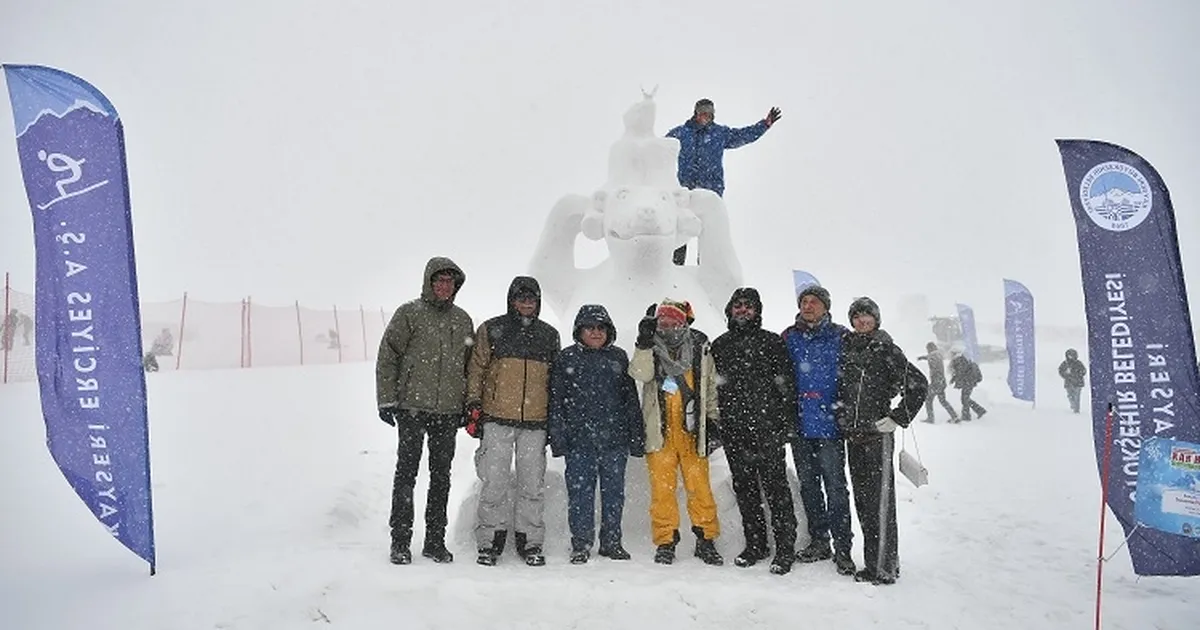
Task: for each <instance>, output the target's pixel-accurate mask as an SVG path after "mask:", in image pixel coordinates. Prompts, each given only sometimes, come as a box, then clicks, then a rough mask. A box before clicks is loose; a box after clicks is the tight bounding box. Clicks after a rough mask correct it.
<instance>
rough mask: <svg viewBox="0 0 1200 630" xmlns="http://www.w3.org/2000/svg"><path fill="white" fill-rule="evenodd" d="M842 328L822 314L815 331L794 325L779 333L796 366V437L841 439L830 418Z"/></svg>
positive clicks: (832, 417) (836, 387)
mask: <svg viewBox="0 0 1200 630" xmlns="http://www.w3.org/2000/svg"><path fill="white" fill-rule="evenodd" d="M845 333H846V327H845V326H842V325H840V324H835V323H833V321H832V320H831V319H830V318H829V315H828V314H826V315H825V318H824V319H822V320H821V322H820V323H819V324H817V327H816V328H809V327H808V326H806V325H804V324H802V323H798V324H796V325H792V326H789V327H788V328H787V330H784V331H783V340H784V342H785V343H787V347H788V352H789V353H791V355H792V362H793V363H794V364H795V366H796V395H797V397H798V398H799V401H800V405H799V408H800V413H799V415H800V417H799V419H798V421H799V431H798V432H799V434H800V435H801V437H806V438H823V439H833V438H839V437H841V436H842V432H841V429H840V428H838V423H837V419H836V418H835V417H834V403H835V402H837V391H838V360H839V357H840V355H841V352H842V335H844V334H845Z"/></svg>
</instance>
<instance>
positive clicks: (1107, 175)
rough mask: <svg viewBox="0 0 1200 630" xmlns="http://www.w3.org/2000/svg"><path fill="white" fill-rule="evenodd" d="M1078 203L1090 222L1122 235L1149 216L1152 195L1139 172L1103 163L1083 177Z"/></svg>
mask: <svg viewBox="0 0 1200 630" xmlns="http://www.w3.org/2000/svg"><path fill="white" fill-rule="evenodd" d="M1079 201H1080V202H1081V203H1083V207H1084V208H1085V209H1086V210H1087V215H1088V218H1090V219H1091V220H1092V222H1093V223H1095V224H1096V225H1098V226H1100V227H1102V228H1104V229H1106V230H1109V231H1111V232H1124V231H1126V230H1132V229H1133V228H1135V227H1137V226H1138V225H1141V223H1142V221H1145V220H1146V217H1148V216H1150V209H1151V208H1152V207H1153V206H1154V195H1153V194H1152V193H1151V191H1150V183H1149V182H1147V181H1146V177H1145V176H1144V175H1142V173H1141V171H1139V170H1137V169H1136V168H1134V167H1132V166H1130V165H1128V164H1123V163H1121V162H1104V163H1101V164H1097V165H1096V166H1094V167H1092V170H1090V171H1088V172H1087V175H1084V176H1083V181H1082V182H1080V184H1079Z"/></svg>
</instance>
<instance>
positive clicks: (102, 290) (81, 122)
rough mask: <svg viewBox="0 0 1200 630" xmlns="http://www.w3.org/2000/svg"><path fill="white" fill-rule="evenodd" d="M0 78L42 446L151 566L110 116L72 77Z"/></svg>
mask: <svg viewBox="0 0 1200 630" xmlns="http://www.w3.org/2000/svg"><path fill="white" fill-rule="evenodd" d="M4 75H5V79H6V81H7V83H8V93H9V98H10V100H11V101H12V109H13V118H14V119H15V122H16V131H17V154H18V158H19V160H20V164H21V172H22V175H23V177H24V181H25V191H26V194H27V196H28V197H29V206H30V210H31V211H32V213H33V238H34V246H35V251H36V256H37V278H36V280H37V283H36V298H35V304H36V313H37V317H36V322H37V328H36V332H35V335H36V342H37V343H36V344H35V346H36V358H37V375H38V384H39V386H40V389H41V403H42V415H43V417H44V418H45V422H46V443H47V446H48V447H49V449H50V454H51V456H52V457H53V458H54V462H55V463H56V464H57V465H58V468H59V470H61V471H62V474H63V476H64V477H66V479H67V481H69V482H70V484H71V486H72V487H73V488H74V489H75V492H76V493H77V494H78V495H79V497H80V498H81V499H83V502H84V503H85V504H86V505H87V507H88V509H89V510H91V512H92V514H93V515H95V517H96V518H97V519H98V520H99V521H100V523H102V524H103V525H104V527H105V528H106V529H107V530H108V532H109V533H110V534H112V536H113V537H115V538H116V539H117V540H119V541H120V542H121V543H122V544H123V545H125V546H126V547H128V548H129V549H130V550H131V551H133V552H134V553H136V554H137V555H138V556H140V557H141V558H143V559H144V560H146V561H147V562H149V563H150V571H151V573H153V572H154V567H155V557H154V523H153V516H152V514H153V511H152V506H151V493H150V452H149V450H150V449H149V427H148V423H147V414H146V380H145V378H146V377H145V372H143V368H142V335H141V317H140V313H139V308H138V293H137V272H136V268H135V264H134V250H133V226H132V221H131V217H130V208H129V188H128V184H129V182H128V177H127V172H126V166H125V139H124V131H123V129H122V125H121V120H120V118H119V117H118V116H117V110H116V109H115V108H114V107H113V105H112V103H110V102H109V101H108V99H107V98H105V96H104V95H103V94H101V93H100V91H99V90H97V89H96V88H95V87H93V86H91V85H90V84H88V83H87V82H86V81H84V80H82V79H80V78H78V77H76V76H73V75H70V74H67V73H65V72H62V71H60V70H55V69H53V68H46V67H43V66H10V65H6V66H4Z"/></svg>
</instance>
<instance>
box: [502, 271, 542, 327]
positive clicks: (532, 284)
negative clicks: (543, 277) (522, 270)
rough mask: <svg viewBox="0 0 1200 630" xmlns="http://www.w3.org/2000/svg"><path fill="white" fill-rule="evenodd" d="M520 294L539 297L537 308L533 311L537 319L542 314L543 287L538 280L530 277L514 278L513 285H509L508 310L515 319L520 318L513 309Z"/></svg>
mask: <svg viewBox="0 0 1200 630" xmlns="http://www.w3.org/2000/svg"><path fill="white" fill-rule="evenodd" d="M518 293H532V294H534V295H535V296H537V306H536V307H534V309H533V316H534V318H537V317H539V316H541V314H542V285H540V284H538V281H537V279H536V278H532V277H530V276H517V277H515V278H513V280H512V283H510V284H509V285H508V303H507V305H506V310H507V311H508V314H509V315H512V316H513V317H520V314H518V313H517V309H516V308H515V307H513V300H514V299H516V297H517V294H518Z"/></svg>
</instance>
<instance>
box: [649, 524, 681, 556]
mask: <svg viewBox="0 0 1200 630" xmlns="http://www.w3.org/2000/svg"><path fill="white" fill-rule="evenodd" d="M678 544H679V530H675V531H674V532H672V533H671V542H669V543H665V544H662V545H659V546H658V549H656V550H655V551H654V561H655V562H657V563H658V564H672V563H674V562H675V545H678Z"/></svg>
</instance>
